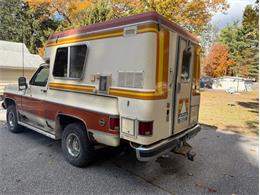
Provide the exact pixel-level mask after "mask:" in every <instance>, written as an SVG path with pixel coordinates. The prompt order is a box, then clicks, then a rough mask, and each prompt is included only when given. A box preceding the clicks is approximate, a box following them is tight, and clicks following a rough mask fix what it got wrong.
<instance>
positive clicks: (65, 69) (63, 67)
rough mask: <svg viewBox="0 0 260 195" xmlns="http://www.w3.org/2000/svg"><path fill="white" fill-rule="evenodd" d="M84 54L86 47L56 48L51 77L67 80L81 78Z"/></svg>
mask: <svg viewBox="0 0 260 195" xmlns="http://www.w3.org/2000/svg"><path fill="white" fill-rule="evenodd" d="M86 54H87V46H86V45H77V46H71V47H62V48H58V49H57V52H56V57H55V61H54V68H53V76H54V77H61V78H68V79H79V78H81V76H82V72H83V68H84V64H85V58H86Z"/></svg>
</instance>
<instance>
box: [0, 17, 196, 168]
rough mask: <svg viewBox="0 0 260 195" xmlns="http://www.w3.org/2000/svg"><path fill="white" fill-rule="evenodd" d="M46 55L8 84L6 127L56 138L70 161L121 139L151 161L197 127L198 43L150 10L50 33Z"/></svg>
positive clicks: (78, 162)
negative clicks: (42, 61) (28, 74)
mask: <svg viewBox="0 0 260 195" xmlns="http://www.w3.org/2000/svg"><path fill="white" fill-rule="evenodd" d="M45 59H47V61H48V63H45V64H42V65H41V66H40V67H39V69H38V70H37V71H36V72H35V74H34V75H33V77H32V78H31V80H30V81H29V83H27V82H26V80H25V78H24V77H20V78H19V79H18V85H13V86H7V87H6V88H5V91H4V104H3V107H4V108H6V109H7V124H8V128H9V130H10V131H12V132H15V133H16V132H20V131H21V130H22V129H23V128H24V127H26V128H29V129H32V130H34V131H37V132H39V133H41V134H43V135H46V136H48V137H50V138H53V139H61V140H62V149H63V152H64V154H65V156H66V158H67V159H68V161H69V162H70V163H72V164H73V165H75V166H84V165H87V164H88V163H90V162H91V161H92V160H93V158H94V153H95V148H96V146H98V145H105V146H114V147H118V146H120V144H121V143H122V142H126V143H128V144H129V145H130V146H131V147H133V148H134V150H135V151H136V157H137V159H138V160H141V161H148V160H150V159H153V158H156V157H158V156H160V155H162V154H164V153H166V152H169V151H181V150H182V148H183V147H186V148H187V146H189V145H188V144H187V143H186V141H187V140H188V139H190V138H191V137H193V136H195V135H196V134H197V133H198V132H199V130H200V126H199V124H198V115H199V104H200V92H199V77H200V75H199V71H200V46H199V41H198V39H197V38H196V37H195V36H193V35H192V34H191V33H189V32H188V31H186V30H184V29H183V28H181V27H180V26H178V25H176V24H175V23H173V22H170V21H169V20H167V19H165V18H164V17H162V16H160V15H158V14H157V13H155V12H148V13H144V14H140V15H135V16H130V17H125V18H121V19H115V20H112V21H109V22H104V23H99V24H93V25H89V26H86V27H81V28H76V29H72V30H68V31H64V32H57V33H54V34H53V35H52V36H51V37H49V39H48V42H47V46H46V50H45ZM186 155H187V156H188V157H189V158H192V157H193V155H192V153H191V152H190V150H188V151H187V152H186Z"/></svg>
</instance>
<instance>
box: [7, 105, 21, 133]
mask: <svg viewBox="0 0 260 195" xmlns="http://www.w3.org/2000/svg"><path fill="white" fill-rule="evenodd" d="M6 121H7V126H8V129H9V131H11V132H13V133H19V132H21V131H22V130H23V127H22V126H21V125H19V124H18V120H17V113H16V106H15V105H10V106H8V107H7V112H6Z"/></svg>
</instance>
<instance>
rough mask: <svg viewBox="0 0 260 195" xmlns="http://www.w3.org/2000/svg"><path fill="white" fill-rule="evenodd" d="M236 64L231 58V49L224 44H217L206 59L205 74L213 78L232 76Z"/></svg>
mask: <svg viewBox="0 0 260 195" xmlns="http://www.w3.org/2000/svg"><path fill="white" fill-rule="evenodd" d="M234 63H235V62H234V61H233V60H232V59H231V58H230V57H229V49H228V48H227V46H226V45H224V44H222V43H215V44H214V45H213V46H212V47H211V50H210V52H209V54H208V55H207V57H206V60H205V67H204V72H205V73H206V74H207V75H208V76H211V77H219V76H226V75H231V74H232V72H231V71H230V68H231V67H232V65H233V64H234Z"/></svg>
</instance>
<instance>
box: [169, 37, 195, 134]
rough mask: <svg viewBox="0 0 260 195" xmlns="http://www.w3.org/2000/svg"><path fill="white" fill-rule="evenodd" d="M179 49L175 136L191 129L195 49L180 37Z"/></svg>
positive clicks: (176, 78)
mask: <svg viewBox="0 0 260 195" xmlns="http://www.w3.org/2000/svg"><path fill="white" fill-rule="evenodd" d="M178 47H179V49H178V59H177V64H176V68H177V72H176V77H175V84H176V86H175V92H174V96H173V97H174V104H173V106H174V107H173V109H174V113H175V114H174V119H173V121H174V123H173V134H177V133H179V132H181V131H183V130H185V129H187V128H189V126H190V124H189V118H190V101H191V87H192V75H191V72H192V71H191V70H192V66H193V55H194V47H193V46H192V45H191V44H190V43H189V41H187V40H185V39H183V38H180V37H179V46H178Z"/></svg>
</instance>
